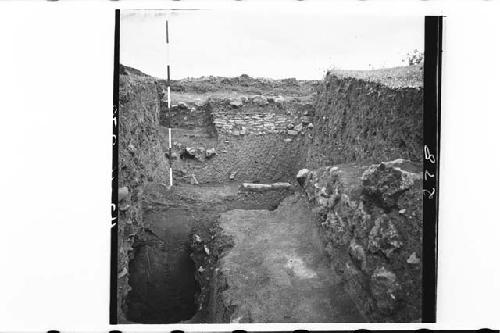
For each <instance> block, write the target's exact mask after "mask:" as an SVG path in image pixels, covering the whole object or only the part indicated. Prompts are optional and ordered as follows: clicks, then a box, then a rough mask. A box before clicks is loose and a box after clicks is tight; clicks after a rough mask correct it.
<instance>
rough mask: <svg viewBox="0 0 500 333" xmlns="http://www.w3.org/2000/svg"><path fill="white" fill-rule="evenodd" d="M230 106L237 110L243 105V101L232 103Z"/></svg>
mask: <svg viewBox="0 0 500 333" xmlns="http://www.w3.org/2000/svg"><path fill="white" fill-rule="evenodd" d="M229 105H231V106H232V107H233V108H235V109H237V108H239V107H241V106H242V105H243V102H242V101H232V102H231V103H229Z"/></svg>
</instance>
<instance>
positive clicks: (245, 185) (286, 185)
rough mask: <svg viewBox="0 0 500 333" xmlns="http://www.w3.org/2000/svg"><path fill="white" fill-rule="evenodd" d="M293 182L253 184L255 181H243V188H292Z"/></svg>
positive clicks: (264, 189) (256, 189)
mask: <svg viewBox="0 0 500 333" xmlns="http://www.w3.org/2000/svg"><path fill="white" fill-rule="evenodd" d="M291 187H292V184H290V183H284V182H281V183H273V184H253V183H243V184H242V188H243V189H245V190H247V191H256V192H263V191H268V190H282V189H290V188H291Z"/></svg>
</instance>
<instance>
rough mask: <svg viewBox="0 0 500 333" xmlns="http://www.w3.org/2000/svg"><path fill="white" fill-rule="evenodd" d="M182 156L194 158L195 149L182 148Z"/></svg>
mask: <svg viewBox="0 0 500 333" xmlns="http://www.w3.org/2000/svg"><path fill="white" fill-rule="evenodd" d="M184 154H185V155H187V156H188V157H191V158H195V157H196V149H195V148H192V147H186V148H184Z"/></svg>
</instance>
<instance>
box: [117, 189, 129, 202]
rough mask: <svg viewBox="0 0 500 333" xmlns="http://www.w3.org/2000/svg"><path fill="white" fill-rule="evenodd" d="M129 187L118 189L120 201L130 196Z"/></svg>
mask: <svg viewBox="0 0 500 333" xmlns="http://www.w3.org/2000/svg"><path fill="white" fill-rule="evenodd" d="M128 194H129V192H128V187H126V186H124V187H120V188H119V189H118V202H120V201H122V200H123V199H125V198H127V197H128Z"/></svg>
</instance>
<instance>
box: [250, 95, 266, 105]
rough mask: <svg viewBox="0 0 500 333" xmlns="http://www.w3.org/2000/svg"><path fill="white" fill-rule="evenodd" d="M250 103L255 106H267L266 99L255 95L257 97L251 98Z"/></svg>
mask: <svg viewBox="0 0 500 333" xmlns="http://www.w3.org/2000/svg"><path fill="white" fill-rule="evenodd" d="M252 102H253V103H255V104H257V105H260V106H265V105H267V104H268V101H267V99H266V98H264V97H263V96H261V95H257V96H254V97H252Z"/></svg>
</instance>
